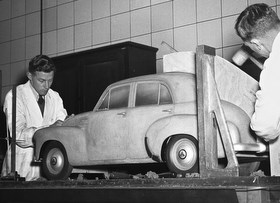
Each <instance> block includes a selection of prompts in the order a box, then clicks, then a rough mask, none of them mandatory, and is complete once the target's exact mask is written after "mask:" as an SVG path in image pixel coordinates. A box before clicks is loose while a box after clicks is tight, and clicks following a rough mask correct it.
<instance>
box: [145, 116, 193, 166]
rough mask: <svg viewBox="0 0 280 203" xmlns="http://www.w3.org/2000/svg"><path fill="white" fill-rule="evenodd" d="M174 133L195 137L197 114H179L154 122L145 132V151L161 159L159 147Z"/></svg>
mask: <svg viewBox="0 0 280 203" xmlns="http://www.w3.org/2000/svg"><path fill="white" fill-rule="evenodd" d="M176 134H188V135H191V136H193V137H195V138H196V139H197V116H196V115H192V114H179V115H175V116H170V117H165V118H162V119H160V120H157V121H156V122H154V123H153V124H152V125H151V126H150V127H149V129H148V131H147V133H146V138H145V139H146V147H147V151H148V152H149V154H150V155H151V156H152V157H156V159H157V160H158V161H162V157H161V149H162V145H163V143H164V141H165V140H166V139H167V138H168V137H170V136H172V135H176Z"/></svg>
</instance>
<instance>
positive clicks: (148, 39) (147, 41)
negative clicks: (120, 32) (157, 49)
mask: <svg viewBox="0 0 280 203" xmlns="http://www.w3.org/2000/svg"><path fill="white" fill-rule="evenodd" d="M131 41H132V42H136V43H139V44H144V45H147V46H151V45H152V35H151V34H147V35H141V36H138V37H132V38H131Z"/></svg>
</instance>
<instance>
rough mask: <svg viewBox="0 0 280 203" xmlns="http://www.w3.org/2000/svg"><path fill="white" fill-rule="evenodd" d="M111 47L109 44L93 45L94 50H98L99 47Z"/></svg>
mask: <svg viewBox="0 0 280 203" xmlns="http://www.w3.org/2000/svg"><path fill="white" fill-rule="evenodd" d="M109 45H111V43H109V42H108V43H103V44H97V45H93V46H92V48H93V49H96V48H99V47H105V46H109Z"/></svg>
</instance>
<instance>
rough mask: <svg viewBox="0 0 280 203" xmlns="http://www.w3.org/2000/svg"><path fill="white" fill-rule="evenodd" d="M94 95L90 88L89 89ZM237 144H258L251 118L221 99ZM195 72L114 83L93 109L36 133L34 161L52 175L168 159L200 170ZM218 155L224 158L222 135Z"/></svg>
mask: <svg viewBox="0 0 280 203" xmlns="http://www.w3.org/2000/svg"><path fill="white" fill-rule="evenodd" d="M89 93H90V90H89ZM221 102H222V107H223V110H224V113H225V117H226V120H227V124H228V127H229V131H230V134H231V138H232V142H233V143H255V142H256V139H255V137H254V136H252V134H251V131H250V129H249V122H250V119H249V116H248V115H247V114H246V113H245V112H244V111H243V110H242V109H241V108H239V107H238V106H236V105H234V104H232V103H229V102H227V101H221ZM197 128H198V127H197V104H196V83H195V75H194V74H190V73H182V72H172V73H161V74H153V75H145V76H139V77H135V78H129V79H125V80H122V81H119V82H116V83H114V84H111V85H110V86H108V87H107V88H106V90H105V91H104V92H103V94H102V95H101V97H100V99H99V101H98V102H97V104H96V105H95V107H94V109H93V111H90V112H85V113H81V114H78V115H75V116H74V117H71V118H69V119H67V120H66V121H65V122H64V123H63V125H62V126H58V127H47V128H44V129H41V130H38V131H37V132H36V133H35V135H34V143H35V155H34V156H35V160H37V161H42V162H43V172H44V174H45V176H46V177H47V178H48V179H65V178H67V177H68V176H69V174H70V173H71V170H72V167H85V166H99V165H103V166H104V165H113V164H133V163H156V162H166V163H167V165H168V168H169V169H170V171H172V172H175V173H181V174H185V173H192V172H198V132H197ZM218 157H219V158H223V157H225V153H224V149H223V146H222V142H221V140H220V138H219V136H218Z"/></svg>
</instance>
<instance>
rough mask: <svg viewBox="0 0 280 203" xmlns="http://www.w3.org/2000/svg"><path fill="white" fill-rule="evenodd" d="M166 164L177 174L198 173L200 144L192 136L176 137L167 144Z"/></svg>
mask: <svg viewBox="0 0 280 203" xmlns="http://www.w3.org/2000/svg"><path fill="white" fill-rule="evenodd" d="M165 156H166V162H167V166H168V168H169V170H170V171H171V172H174V173H176V174H182V175H183V176H184V175H185V174H186V173H198V142H197V140H196V139H195V138H194V137H192V136H190V135H176V136H174V137H172V138H171V139H170V140H169V142H168V143H167V148H166V153H165Z"/></svg>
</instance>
